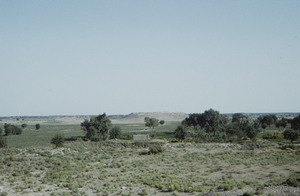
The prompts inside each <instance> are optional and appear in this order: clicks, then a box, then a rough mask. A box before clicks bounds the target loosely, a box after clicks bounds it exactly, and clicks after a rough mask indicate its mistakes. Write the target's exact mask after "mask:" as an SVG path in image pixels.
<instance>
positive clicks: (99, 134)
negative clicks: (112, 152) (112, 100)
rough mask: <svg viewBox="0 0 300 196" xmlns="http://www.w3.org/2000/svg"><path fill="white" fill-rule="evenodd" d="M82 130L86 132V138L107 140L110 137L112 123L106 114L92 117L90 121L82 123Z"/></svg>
mask: <svg viewBox="0 0 300 196" xmlns="http://www.w3.org/2000/svg"><path fill="white" fill-rule="evenodd" d="M81 128H82V130H83V131H84V132H86V137H87V138H89V139H91V140H94V141H96V140H99V139H102V140H106V139H107V138H108V136H109V131H110V130H111V128H112V123H111V121H110V120H109V119H108V118H107V116H106V114H105V113H103V114H102V115H98V116H96V117H91V118H90V120H85V121H84V122H82V123H81Z"/></svg>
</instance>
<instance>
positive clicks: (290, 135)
mask: <svg viewBox="0 0 300 196" xmlns="http://www.w3.org/2000/svg"><path fill="white" fill-rule="evenodd" d="M283 137H284V139H287V140H291V142H292V143H293V141H295V140H297V139H298V138H299V131H297V130H293V129H287V130H285V131H284V132H283Z"/></svg>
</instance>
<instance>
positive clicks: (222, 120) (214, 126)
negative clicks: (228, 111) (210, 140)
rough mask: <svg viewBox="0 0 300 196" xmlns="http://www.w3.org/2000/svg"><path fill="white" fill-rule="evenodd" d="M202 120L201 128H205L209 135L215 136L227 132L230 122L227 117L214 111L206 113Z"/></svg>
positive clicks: (210, 110)
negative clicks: (226, 128) (220, 132)
mask: <svg viewBox="0 0 300 196" xmlns="http://www.w3.org/2000/svg"><path fill="white" fill-rule="evenodd" d="M201 120H202V121H201V122H200V126H201V127H203V128H204V129H205V131H206V132H207V133H213V135H216V132H217V131H223V130H225V125H226V124H227V121H228V120H227V118H226V117H225V116H223V115H221V114H220V113H219V112H218V111H215V110H213V109H209V110H207V111H205V112H204V113H203V117H202V118H201Z"/></svg>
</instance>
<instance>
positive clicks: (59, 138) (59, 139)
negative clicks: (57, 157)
mask: <svg viewBox="0 0 300 196" xmlns="http://www.w3.org/2000/svg"><path fill="white" fill-rule="evenodd" d="M64 142H65V138H64V136H63V135H61V134H56V135H55V136H54V137H53V138H52V139H51V144H54V145H55V147H56V148H58V147H63V145H64Z"/></svg>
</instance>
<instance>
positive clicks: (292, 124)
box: [290, 115, 300, 131]
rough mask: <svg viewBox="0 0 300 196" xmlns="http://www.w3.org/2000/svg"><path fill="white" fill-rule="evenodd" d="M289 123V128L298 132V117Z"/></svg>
mask: <svg viewBox="0 0 300 196" xmlns="http://www.w3.org/2000/svg"><path fill="white" fill-rule="evenodd" d="M290 122H291V127H292V129H294V130H298V131H300V115H299V116H296V117H295V118H294V119H293V120H291V121H290Z"/></svg>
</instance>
